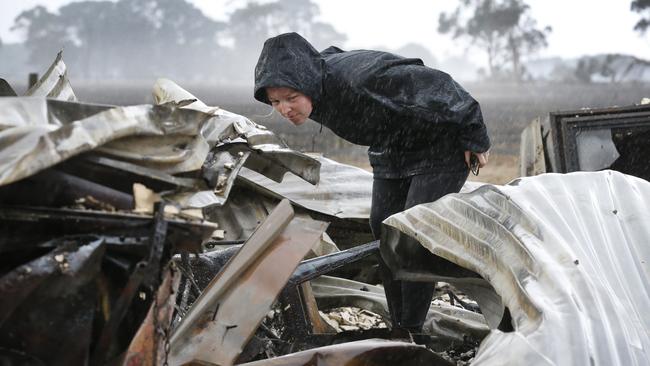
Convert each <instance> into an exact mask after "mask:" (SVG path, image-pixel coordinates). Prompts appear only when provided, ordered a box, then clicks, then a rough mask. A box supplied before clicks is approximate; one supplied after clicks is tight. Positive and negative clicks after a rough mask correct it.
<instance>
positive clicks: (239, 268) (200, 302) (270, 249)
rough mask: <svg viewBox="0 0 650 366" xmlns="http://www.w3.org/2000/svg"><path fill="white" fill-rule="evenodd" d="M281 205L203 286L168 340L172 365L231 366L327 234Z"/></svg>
mask: <svg viewBox="0 0 650 366" xmlns="http://www.w3.org/2000/svg"><path fill="white" fill-rule="evenodd" d="M292 218H293V209H292V208H291V204H290V203H289V201H287V200H284V201H282V202H281V203H280V204H279V205H278V206H277V207H276V209H275V210H274V211H273V212H272V213H271V215H270V216H269V217H268V218H267V219H266V220H265V221H264V222H263V223H262V224H261V225H260V227H259V228H258V229H257V231H256V232H255V233H254V234H253V235H252V236H251V238H250V239H249V240H248V241H247V242H246V244H244V245H243V246H242V248H241V249H240V250H239V251H238V253H237V254H236V255H235V256H234V257H233V258H231V260H230V261H228V263H227V264H226V266H225V267H224V268H223V269H222V270H221V271H220V272H219V274H218V275H217V276H216V277H215V278H214V279H213V280H212V281H211V282H210V284H208V286H207V287H206V289H205V290H204V291H203V292H202V293H201V295H200V296H199V298H198V299H197V300H196V301H195V302H194V304H193V305H192V308H191V309H190V311H189V312H188V313H187V315H186V316H185V317H184V318H183V320H182V321H181V323H180V324H179V325H178V327H177V329H176V330H175V332H174V334H173V335H172V338H171V342H170V345H171V350H170V360H171V363H172V364H184V363H187V362H212V363H216V364H219V365H232V364H233V363H234V362H235V360H236V358H237V356H238V355H239V354H240V353H241V351H242V350H243V348H244V346H245V345H246V342H247V341H248V340H249V339H250V337H251V336H252V334H253V332H255V329H257V327H258V326H259V324H260V322H261V321H262V319H263V318H264V316H266V314H267V313H268V312H269V310H270V309H271V306H272V305H273V302H274V301H275V298H276V297H277V295H278V294H279V293H280V291H281V290H282V288H283V287H284V285H285V284H286V282H287V281H288V280H289V277H290V276H291V274H292V273H293V271H294V270H295V268H296V267H297V265H298V263H299V262H300V260H301V259H302V258H304V256H305V254H307V252H308V251H309V249H310V248H311V247H313V246H314V244H315V243H316V242H318V240H319V239H320V237H321V235H322V233H323V232H324V231H325V229H326V228H327V224H326V223H324V222H321V221H315V220H310V221H305V220H302V219H299V218H293V220H292Z"/></svg>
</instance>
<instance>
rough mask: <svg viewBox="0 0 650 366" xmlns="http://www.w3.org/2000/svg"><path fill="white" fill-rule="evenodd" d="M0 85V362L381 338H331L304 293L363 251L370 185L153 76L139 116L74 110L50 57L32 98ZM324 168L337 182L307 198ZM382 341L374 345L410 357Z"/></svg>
mask: <svg viewBox="0 0 650 366" xmlns="http://www.w3.org/2000/svg"><path fill="white" fill-rule="evenodd" d="M0 86H1V93H2V96H3V97H2V98H0V254H1V255H2V261H1V262H0V271H1V272H0V295H1V296H2V297H3V299H4V300H3V301H2V303H1V304H0V362H2V363H3V364H34V365H41V364H47V365H70V364H97V365H100V364H128V365H159V364H163V365H164V364H179V363H187V362H189V363H213V364H222V365H228V364H234V363H241V362H245V361H251V360H259V359H263V358H265V357H266V358H269V357H273V356H279V355H284V354H290V353H292V352H295V351H298V350H304V349H310V348H314V347H317V346H327V345H331V344H332V343H333V342H335V341H337V340H338V341H341V340H359V339H364V338H368V337H380V338H391V336H392V335H391V333H390V332H389V330H387V329H374V330H373V329H370V330H367V331H366V333H363V332H356V333H355V332H349V334H344V335H341V336H338V337H337V336H336V333H335V331H333V330H332V329H331V327H329V326H328V325H327V324H326V322H325V320H323V319H322V318H321V316H320V313H319V309H320V305H318V304H317V300H318V298H320V297H322V295H315V290H314V289H312V285H311V284H312V283H313V284H314V286H317V288H318V289H319V291H322V289H323V287H322V286H321V287H318V285H317V283H318V280H319V279H320V278H321V277H320V276H321V275H323V274H332V273H335V272H336V271H337V270H341V268H344V267H355V266H356V268H357V269H358V268H360V267H362V266H361V265H359V263H361V262H360V260H363V259H366V260H368V258H370V257H372V255H376V253H377V248H378V244H377V242H374V243H370V244H367V245H361V246H358V245H359V243H364V242H368V241H369V240H367V239H368V238H370V237H371V236H370V230H369V227H368V214H367V213H368V212H369V210H368V209H369V205H370V186H369V182H370V175H369V173H367V172H364V171H362V170H360V169H356V168H352V167H348V166H345V165H341V164H338V163H336V162H333V161H331V160H328V159H324V158H318V157H312V156H308V155H305V154H303V153H300V152H297V151H294V150H291V149H289V148H288V147H287V146H286V145H285V144H284V143H283V142H282V141H281V140H280V139H279V138H278V137H276V136H275V135H274V134H273V133H272V132H270V131H268V130H267V129H266V128H264V127H263V126H260V125H258V124H256V123H254V122H252V121H250V120H248V119H247V118H245V117H243V116H240V115H237V114H234V113H231V112H228V111H225V110H223V109H221V108H218V107H209V106H206V105H205V104H203V103H202V102H201V101H199V100H197V99H196V98H195V97H194V96H193V95H191V94H190V93H188V92H187V91H185V90H183V89H182V88H180V87H179V86H178V85H176V84H174V83H173V82H171V81H169V80H165V79H161V80H158V81H157V82H156V84H155V85H154V101H155V104H154V105H140V106H127V107H123V106H111V105H97V104H89V103H84V102H80V101H79V100H78V99H77V95H76V94H75V93H74V91H73V89H72V86H71V83H70V82H69V80H68V78H67V70H66V66H65V64H64V63H63V61H62V57H61V54H59V55H57V58H56V60H55V62H54V63H53V64H52V66H51V67H50V68H49V69H48V70H47V72H46V73H45V74H44V75H43V77H42V78H41V79H40V80H39V81H38V82H37V83H36V84H35V85H34V86H33V87H31V88H30V89H29V90H28V92H27V95H28V96H29V97H23V96H16V93H15V92H14V91H13V89H12V88H11V86H10V85H9V84H8V83H6V82H5V81H4V80H2V83H1V84H0ZM323 165H325V166H326V168H325V169H324V172H325V173H326V174H328V175H333V174H334V172H339V173H341V174H338V175H337V176H336V177H334V176H328V177H327V178H326V179H324V180H323V181H322V182H321V183H322V185H318V186H315V185H314V184H316V183H318V182H319V181H320V174H321V167H322V166H323ZM243 171H246V172H247V175H246V178H245V177H244V175H243V174H242V172H243ZM287 173H290V177H289V178H288V179H287V181H286V182H285V186H284V187H283V186H279V188H278V186H277V185H276V186H271V185H269V182H282V181H283V179H284V177H285V175H287ZM251 174H258V175H257V176H255V177H253V176H252V175H251ZM260 177H267V178H268V179H270V180H264V179H267V178H264V179H260ZM353 184H354V185H353ZM287 188H288V189H289V191H286V189H287ZM309 197H312V198H313V197H318V200H317V201H313V202H312V203H315V205H314V204H310V202H309V201H310V198H309ZM328 197H330V198H328ZM287 198H289V199H290V200H291V202H290V201H289V200H287ZM346 198H349V200H348V201H347V202H345V199H346ZM335 201H341V202H345V204H344V205H339V204H338V203H337V202H335ZM330 223H331V224H330ZM328 225H329V228H328ZM332 238H334V241H332ZM335 243H336V244H335ZM337 244H340V245H343V247H345V248H349V249H347V250H344V251H342V252H339V249H338V248H337ZM172 258H173V260H172ZM306 258H313V259H309V260H305V259H306ZM353 272H354V271H353ZM355 286H356V285H355ZM364 286H365V285H361V287H364ZM368 286H371V285H368ZM343 291H344V290H343ZM377 294H378V292H377ZM338 305H339V306H338V307H341V306H345V305H346V304H338ZM357 305H358V304H357ZM275 312H278V316H276V317H270V315H269V314H272V313H275ZM378 316H379V315H378ZM384 317H385V314H384ZM272 318H273V319H272ZM278 327H279V328H283V334H276V332H275V330H274V329H275V328H278ZM373 331H374V333H373ZM393 335H394V334H393ZM274 336H275V338H274ZM301 337H302V338H303V339H300V338H301ZM393 338H394V337H393ZM398 338H400V339H404V340H406V341H408V340H409V336H408V334H401V335H400V336H399V337H398ZM268 339H273V341H272V342H275V343H276V345H275V346H269V343H268V342H269V341H268ZM290 339H292V340H294V341H295V342H296V344H298V345H297V346H296V347H292V346H287V344H288V343H287V342H288V340H290ZM394 343H395V344H394V345H393V344H390V345H387V346H385V345H384V344H382V345H381V346H379V348H382V349H385V351H384V352H388V350H389V349H393V348H394V347H396V349H401V348H400V347H403V349H404V350H405V351H404V352H402V354H403V355H404V357H406V353H405V352H406V350H410V349H411V348H412V347H416V346H414V345H411V346H409V344H410V343H399V342H394ZM398 343H399V344H398ZM373 347H374V348H377V347H375V346H373ZM334 348H336V346H334ZM326 352H327V351H326ZM377 352H380V351H377ZM417 352H418V354H423V355H425V354H426V355H425V356H423V357H433V358H435V359H438V358H439V357H437V356H436V355H435V354H433V353H430V354H428V353H426V352H430V351H427V350H426V349H424V348H423V347H417ZM371 353H372V354H375V353H376V352H371ZM427 355H428V356H427ZM351 357H352V356H351ZM354 357H356V359H364V358H366V356H359V355H357V356H354ZM354 357H353V358H354ZM359 357H361V358H359ZM368 357H370V358H372V357H374V356H368ZM377 360H379V358H378V359H377Z"/></svg>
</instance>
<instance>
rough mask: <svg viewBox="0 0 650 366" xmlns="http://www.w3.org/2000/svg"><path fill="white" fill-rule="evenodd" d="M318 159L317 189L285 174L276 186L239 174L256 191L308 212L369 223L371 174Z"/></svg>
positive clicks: (254, 175) (257, 176)
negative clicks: (263, 192) (295, 205)
mask: <svg viewBox="0 0 650 366" xmlns="http://www.w3.org/2000/svg"><path fill="white" fill-rule="evenodd" d="M317 159H318V161H319V162H320V164H321V174H320V176H321V179H320V182H318V184H316V185H312V184H309V183H307V182H305V181H304V180H302V179H300V178H299V177H297V176H296V175H293V174H287V175H286V176H285V178H284V180H283V181H282V183H277V182H274V181H272V180H270V179H268V178H266V177H264V176H263V175H261V174H259V173H257V172H255V171H252V170H250V169H246V168H244V169H242V170H241V171H240V172H239V177H240V178H242V179H243V180H245V181H246V182H248V183H251V184H253V185H254V187H256V189H266V190H268V191H270V192H271V193H272V194H273V195H275V196H276V197H278V198H288V199H289V200H291V202H293V203H294V204H297V205H299V206H302V207H304V208H306V209H308V210H312V211H316V212H320V213H322V214H325V215H330V216H335V217H339V218H358V219H368V218H369V217H370V201H371V199H372V173H370V172H367V171H365V170H363V169H361V168H357V167H354V166H351V165H345V164H340V163H337V162H336V161H334V160H330V159H327V158H325V157H323V156H318V157H317Z"/></svg>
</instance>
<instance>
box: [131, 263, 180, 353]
mask: <svg viewBox="0 0 650 366" xmlns="http://www.w3.org/2000/svg"><path fill="white" fill-rule="evenodd" d="M180 279H181V275H180V273H179V272H178V271H177V270H176V269H174V266H173V265H168V266H167V269H166V271H165V276H164V279H163V281H162V283H161V284H160V287H158V291H157V293H156V297H155V299H154V302H152V303H151V306H150V307H149V312H148V313H147V317H146V318H145V319H144V321H143V322H142V325H141V326H140V328H139V329H138V331H137V333H136V334H135V336H134V337H133V339H132V340H131V344H130V345H129V349H128V350H127V351H126V355H125V357H124V361H123V362H122V365H124V366H156V365H165V364H167V363H168V360H167V356H168V351H169V337H170V336H171V334H170V332H171V330H170V327H171V320H172V315H173V313H174V306H175V304H176V295H177V293H178V286H179V283H180Z"/></svg>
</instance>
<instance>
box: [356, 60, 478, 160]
mask: <svg viewBox="0 0 650 366" xmlns="http://www.w3.org/2000/svg"><path fill="white" fill-rule="evenodd" d="M395 57H397V56H395ZM376 67H377V68H376V69H375V70H373V72H372V73H367V74H366V75H367V77H360V78H359V79H358V80H357V81H358V82H360V84H363V85H359V84H357V85H358V86H360V87H361V88H363V90H364V94H365V93H367V95H369V96H370V98H371V99H373V100H374V101H375V102H378V103H381V104H383V105H384V106H385V107H388V108H389V109H391V110H393V111H394V112H396V113H398V114H401V115H406V116H409V117H412V118H414V120H417V121H423V122H424V123H427V124H441V125H447V126H453V128H457V129H458V131H459V142H460V144H461V146H462V148H463V150H470V151H473V152H477V153H480V152H485V151H487V150H488V149H489V148H490V139H489V137H488V134H487V130H486V128H485V123H484V122H483V115H482V113H481V107H480V105H479V103H478V102H477V101H476V100H475V99H474V98H472V96H471V95H470V94H469V93H468V92H467V91H465V89H463V87H461V86H460V85H459V84H458V83H456V81H454V80H453V79H452V78H451V76H449V75H448V74H446V73H444V72H442V71H439V70H435V69H432V68H429V67H426V66H424V65H423V64H422V61H420V60H419V59H407V58H393V59H386V58H383V59H380V60H379V61H378V62H377V64H376Z"/></svg>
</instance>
